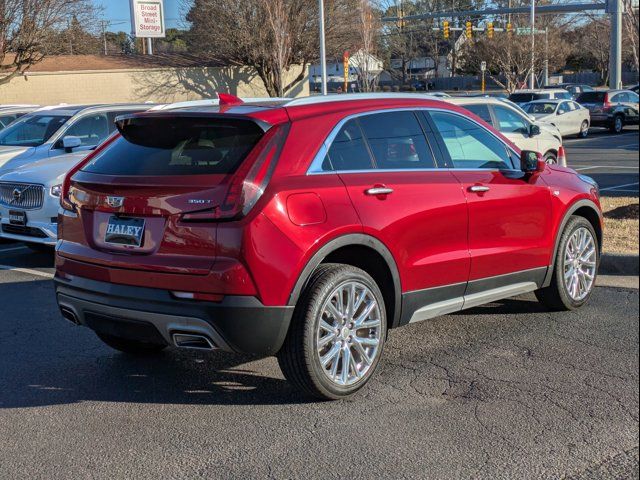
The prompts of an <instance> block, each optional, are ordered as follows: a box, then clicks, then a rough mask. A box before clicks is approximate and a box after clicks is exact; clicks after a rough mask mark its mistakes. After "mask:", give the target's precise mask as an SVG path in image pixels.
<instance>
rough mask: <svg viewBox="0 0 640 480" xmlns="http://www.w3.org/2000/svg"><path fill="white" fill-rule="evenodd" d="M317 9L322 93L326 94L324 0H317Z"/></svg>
mask: <svg viewBox="0 0 640 480" xmlns="http://www.w3.org/2000/svg"><path fill="white" fill-rule="evenodd" d="M318 10H319V16H320V71H321V77H322V80H321V82H322V95H326V94H327V56H326V52H325V38H324V0H318Z"/></svg>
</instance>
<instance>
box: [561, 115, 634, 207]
mask: <svg viewBox="0 0 640 480" xmlns="http://www.w3.org/2000/svg"><path fill="white" fill-rule="evenodd" d="M638 144H639V135H638V127H627V128H626V129H625V130H624V133H622V134H620V135H613V134H611V133H609V131H608V130H604V129H596V128H592V129H591V131H590V134H589V137H587V138H584V139H565V140H564V146H565V149H566V153H567V163H568V165H569V167H571V168H573V169H575V170H577V171H579V172H580V173H584V174H585V175H588V176H590V177H593V178H594V179H595V180H596V181H597V182H598V185H599V186H600V191H601V193H602V195H607V196H619V197H633V196H635V197H637V196H638Z"/></svg>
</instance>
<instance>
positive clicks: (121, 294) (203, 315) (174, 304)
mask: <svg viewBox="0 0 640 480" xmlns="http://www.w3.org/2000/svg"><path fill="white" fill-rule="evenodd" d="M55 289H56V297H57V301H58V305H59V307H60V309H61V311H63V315H64V316H65V318H67V319H71V318H73V320H74V321H75V322H76V323H78V324H80V325H85V326H88V327H90V328H92V329H93V330H96V331H102V332H103V333H108V334H111V335H118V336H122V337H124V338H130V339H133V340H143V341H145V340H146V341H149V340H153V341H163V342H164V343H166V344H168V345H173V335H174V334H176V333H183V334H196V335H203V336H206V337H207V338H208V339H209V340H210V341H211V343H212V344H213V345H214V346H215V347H216V348H219V349H221V350H226V351H235V352H241V353H250V354H258V355H274V354H275V353H277V352H278V350H280V347H281V346H282V344H283V342H284V338H285V336H286V334H287V330H288V328H289V324H290V322H291V317H292V314H293V307H288V306H284V307H266V306H264V305H263V304H262V303H261V302H260V301H259V300H258V299H257V298H255V297H241V296H236V297H234V296H227V297H225V298H224V300H223V301H222V302H220V303H213V302H201V301H191V300H180V299H176V298H174V297H172V296H171V294H170V293H169V292H168V291H166V290H160V289H153V288H143V287H131V286H127V285H116V284H112V283H106V282H98V281H95V280H90V279H86V278H81V277H76V276H74V277H70V278H62V277H60V276H56V278H55ZM141 335H142V336H143V338H142V337H141Z"/></svg>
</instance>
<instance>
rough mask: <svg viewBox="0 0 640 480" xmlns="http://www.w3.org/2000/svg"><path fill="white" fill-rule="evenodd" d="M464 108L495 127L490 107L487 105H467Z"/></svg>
mask: <svg viewBox="0 0 640 480" xmlns="http://www.w3.org/2000/svg"><path fill="white" fill-rule="evenodd" d="M464 108H466V109H467V110H469V111H470V112H471V113H474V114H476V115H477V116H478V117H480V118H481V119H482V120H484V121H485V122H487V123H488V124H490V125H493V121H492V119H491V112H489V107H488V106H487V105H465V106H464Z"/></svg>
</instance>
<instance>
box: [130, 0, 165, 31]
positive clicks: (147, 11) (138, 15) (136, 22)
mask: <svg viewBox="0 0 640 480" xmlns="http://www.w3.org/2000/svg"><path fill="white" fill-rule="evenodd" d="M131 32H132V33H133V34H134V35H135V36H136V37H142V38H164V37H165V31H164V6H163V4H162V0H131Z"/></svg>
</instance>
